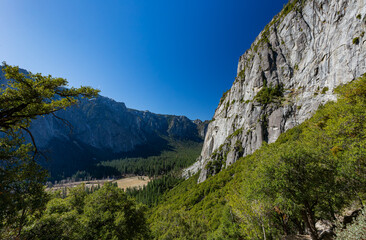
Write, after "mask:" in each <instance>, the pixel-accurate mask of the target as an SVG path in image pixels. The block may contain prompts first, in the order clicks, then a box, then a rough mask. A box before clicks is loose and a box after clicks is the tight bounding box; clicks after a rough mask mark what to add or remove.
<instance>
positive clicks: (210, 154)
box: [184, 0, 366, 182]
mask: <svg viewBox="0 0 366 240" xmlns="http://www.w3.org/2000/svg"><path fill="white" fill-rule="evenodd" d="M365 6H366V3H365V1H364V0H353V1H344V0H343V1H325V0H318V1H300V0H294V1H290V2H289V3H288V4H287V5H286V6H285V8H284V9H283V10H282V11H281V12H280V13H279V14H278V15H276V16H275V17H274V18H273V20H272V21H271V22H270V23H269V24H268V25H267V26H266V27H265V28H264V30H263V31H262V32H261V33H260V34H259V36H258V37H257V38H256V40H255V41H254V42H253V44H252V45H251V47H250V48H249V49H248V50H247V51H246V52H245V53H244V54H243V55H242V56H241V57H240V58H239V62H238V68H237V77H236V79H235V81H234V83H233V85H232V87H231V89H229V90H228V91H227V92H226V93H224V94H223V97H222V98H221V100H220V103H219V105H218V107H217V109H216V111H215V115H214V117H213V119H212V121H211V122H210V124H209V127H208V131H207V134H206V137H205V141H204V145H203V149H202V152H201V155H200V157H199V158H198V160H197V162H196V163H195V164H194V165H192V166H191V167H189V168H187V169H186V170H185V173H184V175H185V176H186V177H187V176H188V175H189V174H188V172H189V173H190V174H193V173H196V172H198V171H199V170H201V174H200V178H199V182H202V181H204V180H205V179H206V178H207V177H208V176H210V175H214V174H216V173H217V172H219V171H220V170H221V169H222V168H223V167H225V166H227V165H230V164H232V163H233V162H235V161H236V160H237V159H238V158H240V157H242V156H246V155H248V154H251V153H253V152H254V151H255V150H256V149H258V148H259V147H260V146H261V145H262V143H263V142H268V143H272V142H274V141H275V140H276V139H277V138H278V136H279V135H280V134H281V133H283V132H285V131H287V130H288V129H290V128H292V127H294V126H296V125H298V124H300V123H302V122H304V121H305V120H306V119H308V118H309V117H310V116H311V115H312V114H313V113H314V112H315V111H316V109H317V108H318V106H320V105H322V104H324V103H326V102H328V101H335V100H336V96H335V94H334V93H333V90H334V89H335V88H336V87H337V86H339V85H340V84H345V83H348V82H350V81H352V80H353V79H356V78H357V77H360V76H361V75H362V74H363V73H365V72H366V62H365V59H366V51H365V48H366V42H365V37H364V33H365V30H366V16H365V15H366V7H365ZM209 162H211V164H210V166H208V163H209ZM213 166H215V167H213Z"/></svg>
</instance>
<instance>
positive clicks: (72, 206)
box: [22, 183, 150, 240]
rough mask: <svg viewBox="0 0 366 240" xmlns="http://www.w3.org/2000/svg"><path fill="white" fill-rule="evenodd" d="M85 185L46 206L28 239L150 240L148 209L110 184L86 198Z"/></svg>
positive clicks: (34, 222) (34, 221)
mask: <svg viewBox="0 0 366 240" xmlns="http://www.w3.org/2000/svg"><path fill="white" fill-rule="evenodd" d="M85 190H86V189H85V186H83V185H80V186H78V187H76V188H74V189H70V194H69V195H68V196H67V197H66V198H64V199H62V198H59V197H55V198H53V199H52V200H50V201H49V202H48V203H47V206H46V210H45V211H44V214H43V215H42V216H41V217H40V218H36V219H33V224H31V225H29V226H28V227H27V228H26V230H25V232H24V234H23V235H22V237H23V238H25V239H45V240H46V239H59V240H61V239H70V240H79V239H80V240H81V239H83V240H87V239H149V238H150V232H149V229H148V225H147V223H146V219H145V207H143V206H142V205H138V204H136V202H135V201H134V200H132V199H129V198H128V197H127V196H126V194H125V193H124V191H123V190H122V189H119V188H118V187H117V186H115V185H114V184H111V183H106V184H104V186H103V187H101V188H100V189H99V190H97V191H95V192H93V193H92V194H89V195H86V192H85Z"/></svg>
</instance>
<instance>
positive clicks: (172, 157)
mask: <svg viewBox="0 0 366 240" xmlns="http://www.w3.org/2000/svg"><path fill="white" fill-rule="evenodd" d="M170 145H171V148H172V150H171V151H164V152H162V153H161V154H160V155H159V156H150V157H147V158H124V159H116V160H112V161H105V162H102V163H101V164H100V165H101V166H105V167H111V168H114V169H117V170H118V171H119V172H120V173H121V174H135V175H148V176H151V177H152V176H160V175H165V174H166V175H167V174H168V173H170V172H172V171H178V170H180V169H182V168H185V167H188V166H189V165H191V164H193V163H194V162H195V160H196V159H197V157H198V156H199V154H200V152H201V149H202V143H197V142H193V141H188V142H187V141H173V140H170Z"/></svg>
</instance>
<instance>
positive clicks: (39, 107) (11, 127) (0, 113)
mask: <svg viewBox="0 0 366 240" xmlns="http://www.w3.org/2000/svg"><path fill="white" fill-rule="evenodd" d="M1 70H2V71H3V72H4V73H5V78H6V79H4V81H3V85H2V88H0V132H1V138H0V146H1V147H0V159H1V161H0V228H1V230H0V237H1V238H8V239H10V238H11V239H12V238H19V236H20V235H21V234H22V231H23V229H24V227H25V226H28V225H29V224H31V223H32V221H31V219H30V218H29V216H33V215H34V216H36V215H39V214H40V211H41V210H42V209H43V208H44V206H45V204H46V203H47V201H48V194H47V193H45V191H44V184H45V181H46V178H47V172H46V171H45V170H43V169H42V168H41V167H40V166H39V165H38V163H37V162H36V161H37V160H38V159H37V157H38V155H37V152H38V151H37V148H36V146H35V144H34V139H33V135H32V134H31V132H30V131H29V129H28V127H29V125H30V123H31V121H32V120H33V119H35V118H36V117H38V116H41V115H45V114H53V113H54V112H56V111H58V110H61V109H64V108H66V107H69V106H71V105H73V104H75V103H77V101H78V97H79V96H81V97H93V96H96V95H97V93H98V91H97V90H94V89H92V88H89V87H81V88H78V89H76V88H70V89H67V88H65V86H66V85H67V81H66V80H65V79H63V78H52V77H51V76H42V75H41V74H40V73H37V74H32V73H29V74H24V73H22V72H20V70H19V67H13V66H9V65H7V64H6V63H5V62H4V63H3V66H2V67H1ZM24 134H28V135H29V136H30V138H31V140H32V142H33V145H32V144H25V140H24Z"/></svg>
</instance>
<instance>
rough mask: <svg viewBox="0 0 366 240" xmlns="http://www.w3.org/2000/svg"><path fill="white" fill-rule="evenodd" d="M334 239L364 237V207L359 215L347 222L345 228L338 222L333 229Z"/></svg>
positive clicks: (365, 214)
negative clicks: (352, 220)
mask: <svg viewBox="0 0 366 240" xmlns="http://www.w3.org/2000/svg"><path fill="white" fill-rule="evenodd" d="M335 233H336V235H337V237H336V238H335V239H336V240H359V239H366V210H365V209H364V210H363V211H362V213H361V215H360V216H358V217H357V219H356V220H354V222H353V223H351V224H349V225H348V226H347V228H346V229H343V227H342V226H341V225H340V224H339V226H338V227H337V229H336V231H335Z"/></svg>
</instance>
